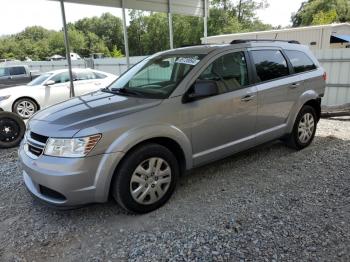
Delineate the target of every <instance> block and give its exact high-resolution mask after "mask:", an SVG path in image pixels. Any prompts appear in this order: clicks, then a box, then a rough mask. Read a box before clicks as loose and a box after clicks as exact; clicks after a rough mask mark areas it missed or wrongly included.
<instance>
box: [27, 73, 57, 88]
mask: <svg viewBox="0 0 350 262" xmlns="http://www.w3.org/2000/svg"><path fill="white" fill-rule="evenodd" d="M50 76H52V73H44V74H42V75H40V76H38V77H37V78H35V79H34V80H33V81H31V82H29V83H28V84H27V86H37V85H42V84H43V83H44V82H45V81H46V80H47V79H48V78H49V77H50Z"/></svg>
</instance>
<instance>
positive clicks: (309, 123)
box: [298, 113, 315, 144]
mask: <svg viewBox="0 0 350 262" xmlns="http://www.w3.org/2000/svg"><path fill="white" fill-rule="evenodd" d="M314 129H315V119H314V117H313V115H312V114H310V113H306V114H304V115H303V117H302V118H301V119H300V122H299V126H298V139H299V141H300V142H301V143H303V144H305V143H307V142H309V140H310V139H311V138H312V134H313V132H314Z"/></svg>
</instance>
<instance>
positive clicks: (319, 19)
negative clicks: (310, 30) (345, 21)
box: [311, 9, 338, 25]
mask: <svg viewBox="0 0 350 262" xmlns="http://www.w3.org/2000/svg"><path fill="white" fill-rule="evenodd" d="M337 19H338V15H337V11H336V10H335V9H332V10H329V11H325V12H323V11H320V12H318V13H317V14H314V15H313V16H312V23H311V24H313V25H325V24H331V23H333V22H335V21H337Z"/></svg>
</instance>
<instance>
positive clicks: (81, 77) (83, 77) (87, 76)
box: [75, 72, 96, 81]
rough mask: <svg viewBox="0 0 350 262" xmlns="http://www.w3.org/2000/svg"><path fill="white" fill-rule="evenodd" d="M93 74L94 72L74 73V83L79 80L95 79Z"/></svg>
mask: <svg viewBox="0 0 350 262" xmlns="http://www.w3.org/2000/svg"><path fill="white" fill-rule="evenodd" d="M95 78H96V77H95V74H94V72H77V73H76V78H75V80H76V81H81V80H92V79H95Z"/></svg>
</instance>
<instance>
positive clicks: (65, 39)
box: [60, 0, 75, 97]
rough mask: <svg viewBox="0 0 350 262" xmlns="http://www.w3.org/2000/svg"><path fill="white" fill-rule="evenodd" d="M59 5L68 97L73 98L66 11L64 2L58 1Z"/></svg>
mask: <svg viewBox="0 0 350 262" xmlns="http://www.w3.org/2000/svg"><path fill="white" fill-rule="evenodd" d="M60 3H61V11H62V22H63V33H64V45H65V47H66V57H67V62H68V73H69V82H70V89H69V91H70V92H69V97H74V96H75V93H74V84H73V72H72V61H71V59H70V48H69V40H68V30H67V22H66V11H65V9H64V1H63V0H60Z"/></svg>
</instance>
